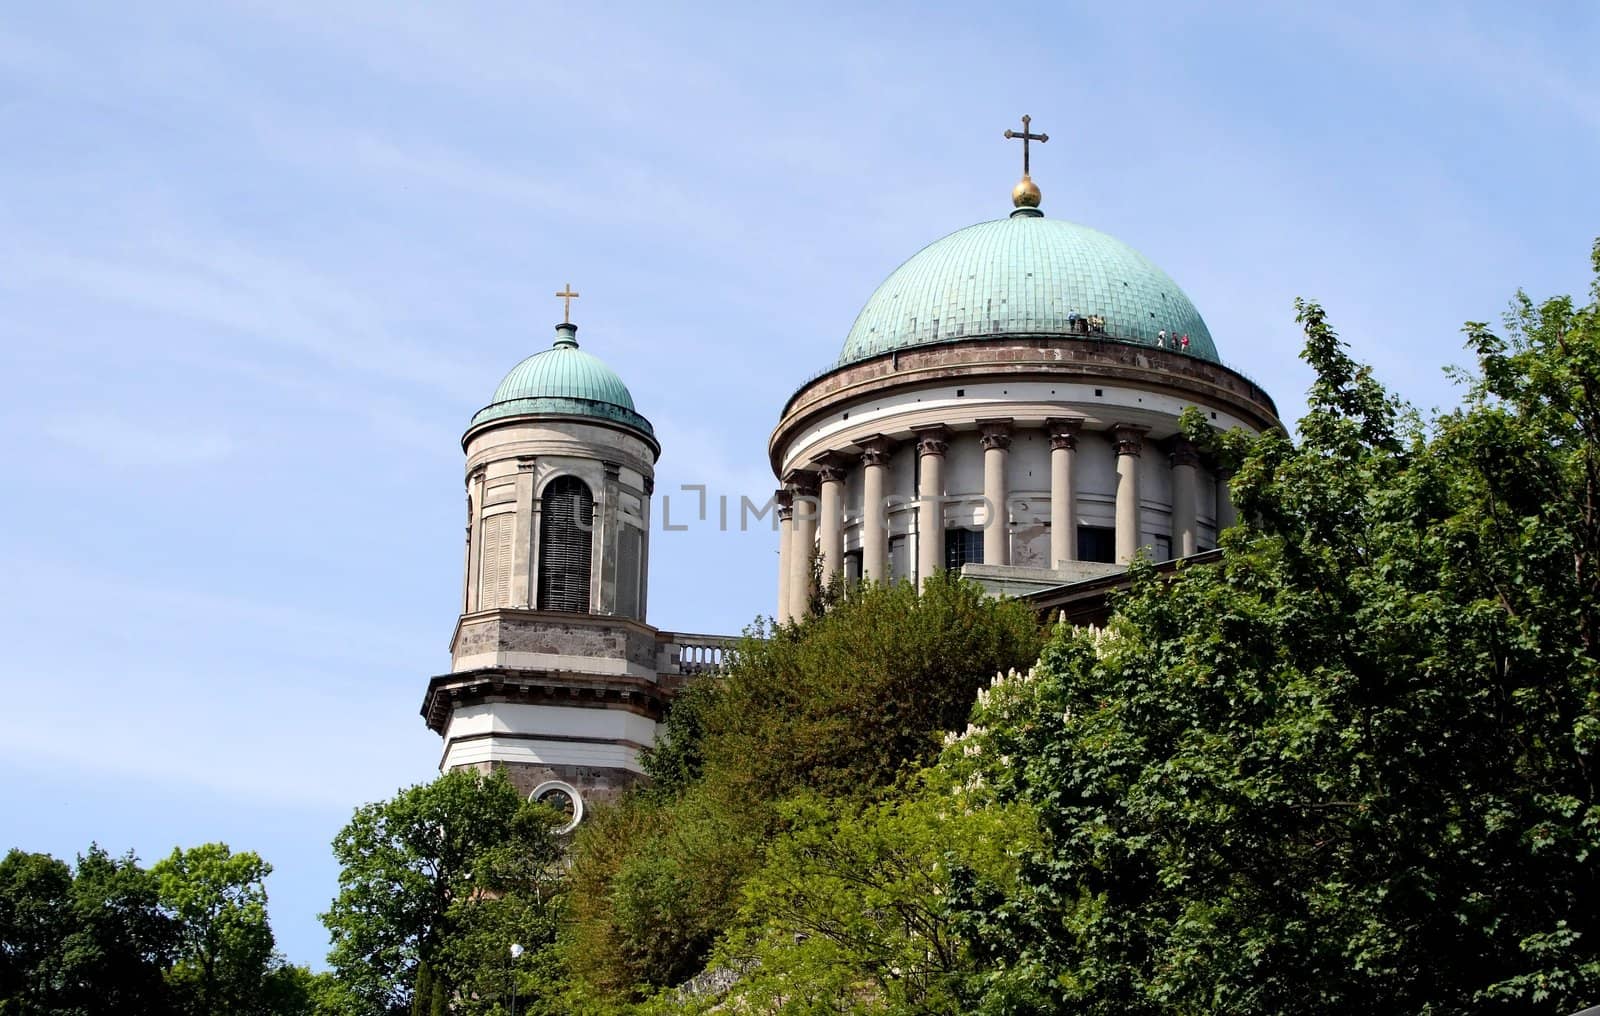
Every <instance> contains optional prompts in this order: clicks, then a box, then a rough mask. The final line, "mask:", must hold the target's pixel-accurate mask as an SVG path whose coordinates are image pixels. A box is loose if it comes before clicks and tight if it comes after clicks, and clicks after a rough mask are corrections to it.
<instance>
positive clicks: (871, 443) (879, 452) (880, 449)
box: [861, 434, 894, 466]
mask: <svg viewBox="0 0 1600 1016" xmlns="http://www.w3.org/2000/svg"><path fill="white" fill-rule="evenodd" d="M893 453H894V442H893V441H891V440H889V439H888V438H886V437H884V436H883V435H882V434H876V435H873V436H872V437H870V438H867V439H866V440H865V441H863V442H861V464H862V465H863V466H887V465H888V464H889V456H890V455H892V454H893Z"/></svg>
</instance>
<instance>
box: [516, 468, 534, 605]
mask: <svg viewBox="0 0 1600 1016" xmlns="http://www.w3.org/2000/svg"><path fill="white" fill-rule="evenodd" d="M533 468H534V460H533V456H532V455H518V456H517V522H516V536H515V537H514V538H513V540H512V544H511V606H513V607H531V606H532V605H533V587H532V585H531V583H530V582H529V578H528V572H529V569H530V568H531V567H532V565H533V522H534V517H535V516H534V512H533Z"/></svg>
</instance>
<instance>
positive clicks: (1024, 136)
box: [1006, 113, 1050, 176]
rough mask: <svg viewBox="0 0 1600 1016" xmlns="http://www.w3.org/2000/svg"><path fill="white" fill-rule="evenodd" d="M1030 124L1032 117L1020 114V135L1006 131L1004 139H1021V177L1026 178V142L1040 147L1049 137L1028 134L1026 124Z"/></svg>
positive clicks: (1046, 135)
mask: <svg viewBox="0 0 1600 1016" xmlns="http://www.w3.org/2000/svg"><path fill="white" fill-rule="evenodd" d="M1032 122H1033V117H1031V116H1029V115H1028V114H1026V113H1024V114H1022V133H1020V134H1018V133H1017V132H1016V131H1014V130H1007V131H1006V138H1007V139H1010V138H1021V139H1022V175H1023V176H1027V175H1028V142H1030V141H1037V142H1039V143H1040V144H1041V145H1042V144H1044V143H1045V142H1046V141H1049V140H1050V135H1048V134H1030V133H1028V124H1030V123H1032Z"/></svg>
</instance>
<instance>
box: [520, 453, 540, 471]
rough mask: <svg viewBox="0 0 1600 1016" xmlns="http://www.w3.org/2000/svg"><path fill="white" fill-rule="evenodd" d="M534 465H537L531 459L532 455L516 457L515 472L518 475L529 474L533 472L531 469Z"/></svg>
mask: <svg viewBox="0 0 1600 1016" xmlns="http://www.w3.org/2000/svg"><path fill="white" fill-rule="evenodd" d="M535 465H537V463H536V462H535V461H534V458H533V456H532V455H518V456H517V472H519V473H531V472H533V467H534V466H535Z"/></svg>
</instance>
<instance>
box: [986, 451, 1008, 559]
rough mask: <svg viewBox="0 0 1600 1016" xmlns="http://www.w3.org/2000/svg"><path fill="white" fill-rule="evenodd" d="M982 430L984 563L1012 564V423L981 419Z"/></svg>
mask: <svg viewBox="0 0 1600 1016" xmlns="http://www.w3.org/2000/svg"><path fill="white" fill-rule="evenodd" d="M978 427H979V428H980V429H981V430H982V431H983V500H984V501H985V502H986V504H987V506H988V507H987V508H986V509H985V512H986V514H987V516H988V517H987V518H985V519H984V520H983V563H984V564H1010V563H1011V507H1010V500H1009V499H1010V493H1009V491H1007V490H1006V459H1007V458H1008V457H1009V456H1010V453H1011V421H1010V420H979V421H978Z"/></svg>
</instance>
